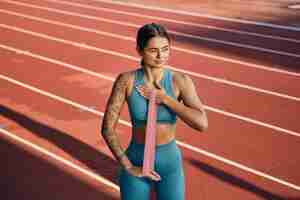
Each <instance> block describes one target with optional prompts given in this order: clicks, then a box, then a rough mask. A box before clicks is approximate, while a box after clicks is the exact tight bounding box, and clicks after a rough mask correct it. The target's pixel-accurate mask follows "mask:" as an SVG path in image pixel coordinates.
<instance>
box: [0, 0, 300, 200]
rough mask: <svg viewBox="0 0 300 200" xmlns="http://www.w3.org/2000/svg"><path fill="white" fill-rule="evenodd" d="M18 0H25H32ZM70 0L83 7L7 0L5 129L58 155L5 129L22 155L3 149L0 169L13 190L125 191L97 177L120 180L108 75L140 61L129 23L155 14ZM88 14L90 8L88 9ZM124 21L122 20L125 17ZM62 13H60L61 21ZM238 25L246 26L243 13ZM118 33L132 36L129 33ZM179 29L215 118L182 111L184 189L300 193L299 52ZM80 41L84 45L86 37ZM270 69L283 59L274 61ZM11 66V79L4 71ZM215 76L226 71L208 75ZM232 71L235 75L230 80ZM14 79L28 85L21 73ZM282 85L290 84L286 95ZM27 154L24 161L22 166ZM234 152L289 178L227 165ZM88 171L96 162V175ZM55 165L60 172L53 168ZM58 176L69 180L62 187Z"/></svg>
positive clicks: (181, 65) (125, 131)
mask: <svg viewBox="0 0 300 200" xmlns="http://www.w3.org/2000/svg"><path fill="white" fill-rule="evenodd" d="M20 2H23V3H26V6H25V4H20ZM72 2H73V3H74V2H80V3H81V4H80V6H81V7H78V6H79V4H77V5H76V6H66V5H64V4H61V3H62V2H61V3H60V4H58V3H57V2H56V3H50V2H47V1H40V2H35V1H29V0H26V1H24V0H22V1H9V2H8V1H0V5H1V10H0V19H1V20H0V21H1V24H0V29H1V39H0V45H1V46H0V52H1V53H0V56H1V61H2V67H1V75H2V76H1V78H0V81H1V86H2V87H1V88H0V90H1V94H3V95H1V98H0V101H1V109H0V110H1V115H0V120H1V121H0V125H1V128H2V129H0V131H1V130H6V131H9V133H10V134H13V135H16V136H19V137H21V138H23V139H24V140H27V141H30V142H31V143H32V144H36V145H38V146H40V147H42V148H43V149H46V150H48V151H49V152H52V153H54V154H55V155H58V156H59V160H57V159H55V158H53V157H52V156H50V155H45V154H44V153H41V152H40V151H39V150H35V149H34V148H33V147H29V146H27V145H24V144H21V141H19V142H17V141H16V139H12V138H10V137H8V136H5V135H4V133H3V131H2V132H1V146H2V147H3V148H2V149H5V151H6V152H8V153H9V154H12V155H14V157H13V158H11V157H10V158H6V157H4V158H5V159H6V160H5V163H6V166H5V165H4V166H3V172H2V173H3V175H4V179H3V180H5V182H6V183H8V184H7V187H8V190H7V191H8V195H11V197H10V198H9V199H20V198H23V197H26V199H40V198H41V197H42V198H46V199H47V198H49V199H50V198H51V199H53V198H55V199H65V198H69V197H71V198H76V199H77V198H78V199H79V198H81V196H82V197H84V196H88V198H89V199H96V198H97V199H99V198H100V199H101V198H102V199H117V198H118V191H117V190H116V189H114V188H115V186H114V185H111V184H108V185H107V184H105V182H104V183H103V181H101V180H100V179H99V177H103V178H105V179H106V180H109V181H110V182H112V183H114V184H116V183H117V182H116V177H115V171H116V170H117V163H116V162H115V161H114V160H113V159H112V155H111V154H110V152H109V150H108V149H107V147H106V146H105V144H104V142H103V140H102V139H101V136H100V133H99V128H100V125H101V124H100V123H101V112H103V111H104V106H105V102H106V100H107V96H108V94H109V93H110V90H111V86H112V79H113V78H114V77H116V75H117V74H118V73H120V72H121V71H127V70H132V69H134V68H136V67H137V65H138V61H137V60H136V58H137V55H136V53H135V51H134V49H135V48H134V42H133V41H132V39H134V36H135V31H136V28H135V27H133V26H128V23H131V24H133V23H134V24H143V23H147V22H149V19H145V18H138V17H130V16H128V15H122V16H121V15H120V14H115V13H112V12H99V11H98V12H95V10H93V9H91V7H90V8H89V9H88V8H84V7H82V6H83V5H82V4H83V3H85V4H89V5H90V6H94V7H97V8H102V7H108V6H109V8H113V9H116V10H121V11H126V12H134V13H139V14H144V15H147V14H148V15H149V12H148V11H147V10H143V9H138V10H136V9H135V10H133V8H132V7H126V6H117V5H114V4H107V3H105V4H104V3H100V2H98V3H93V2H92V1H91V2H84V1H75V0H74V1H72ZM28 5H30V6H31V7H28ZM32 6H35V8H33V7H32ZM36 6H40V7H39V8H37V7H36ZM41 6H43V9H42V7H41ZM94 7H93V8H94ZM50 8H52V9H54V8H55V9H59V10H60V11H68V12H69V13H68V15H66V13H65V14H60V13H57V12H56V11H57V10H55V12H54V10H49V9H50ZM47 9H48V10H47ZM71 12H72V13H71ZM74 13H77V14H78V13H82V14H84V16H83V15H82V16H74V15H73V14H74ZM70 14H72V15H70ZM86 16H93V17H94V18H89V19H88V18H86ZM151 16H156V17H164V18H168V19H176V20H181V21H183V20H184V21H187V22H197V23H198V20H199V24H200V23H203V24H204V23H205V24H210V25H211V24H212V23H214V24H215V25H217V26H218V27H223V28H225V27H235V28H238V26H239V25H238V24H234V23H232V24H228V22H226V23H225V22H224V23H221V22H220V21H216V22H214V21H212V20H208V19H205V18H197V17H193V18H191V17H187V16H185V17H183V16H180V15H174V14H172V15H171V14H169V15H166V13H163V12H153V13H152V14H151ZM33 17H35V18H33ZM96 17H97V18H96ZM100 17H102V18H106V22H104V21H102V22H101V21H99V18H100ZM112 19H113V20H115V22H114V23H112V22H108V20H112ZM45 20H48V21H47V22H46V21H45ZM116 21H119V23H123V25H120V24H119V25H117V24H116ZM151 21H155V20H151ZM54 22H55V23H56V24H55V23H54ZM58 22H60V23H64V24H60V25H58V24H57V23H58ZM125 23H127V25H124V24H125ZM70 24H72V25H73V26H74V25H76V28H74V27H73V28H67V27H66V26H67V25H70ZM163 24H165V25H166V26H167V27H168V29H174V30H176V31H178V32H184V33H190V34H191V33H192V34H193V35H198V36H201V37H204V36H205V37H211V38H213V39H219V40H224V41H230V42H233V41H241V42H240V43H242V44H245V45H253V46H256V47H263V48H264V49H269V50H270V49H272V50H276V51H280V52H288V53H294V54H297V52H299V43H297V42H285V43H284V45H277V44H278V42H280V44H281V43H282V41H280V40H279V39H266V38H265V39H263V40H262V38H261V37H258V36H255V37H252V36H249V35H248V36H245V35H241V34H236V35H235V34H228V32H222V31H216V30H209V29H203V28H199V27H196V28H195V27H189V28H186V27H187V26H186V25H182V24H178V23H174V22H172V23H171V22H168V23H165V22H163ZM87 28H89V29H88V31H87ZM240 28H241V30H244V31H248V30H247V29H246V28H245V27H244V25H243V26H241V27H240ZM253 28H255V32H257V33H261V34H274V35H280V36H282V37H285V38H293V39H294V40H299V39H300V38H299V36H298V35H297V34H295V31H294V32H293V31H287V30H285V31H284V30H278V29H274V30H269V29H270V28H265V27H264V28H261V27H259V26H256V27H253ZM84 29H85V30H84ZM92 29H93V30H98V31H104V32H106V33H109V34H106V35H103V34H102V35H100V34H99V33H95V32H91V30H92ZM191 29H193V30H191ZM190 30H191V32H189V31H190ZM185 31H187V32H185ZM112 33H115V34H118V36H117V37H118V38H116V37H112ZM122 36H123V37H124V36H127V37H130V38H129V40H128V38H127V40H124V39H122V38H121V37H122ZM173 37H174V38H173V39H174V43H173V51H172V59H171V62H170V64H171V65H172V66H173V67H176V68H177V69H178V70H186V73H189V74H190V75H191V76H192V78H193V80H194V82H195V84H196V86H197V90H198V92H199V95H200V96H201V98H202V101H203V102H204V103H205V105H206V106H207V109H208V117H209V124H210V127H209V130H208V131H207V132H206V133H203V134H198V133H196V132H195V131H193V130H192V129H191V128H189V127H187V126H186V125H184V124H183V123H181V122H180V123H179V124H178V127H177V130H178V134H177V139H178V141H180V142H184V143H185V144H188V145H192V146H193V147H194V149H191V148H186V147H184V146H182V145H181V147H182V151H183V157H184V169H185V172H186V182H187V199H216V198H220V197H222V198H223V199H297V198H299V197H300V192H299V191H300V190H299V189H297V188H299V185H300V176H299V173H298V169H299V164H300V159H299V157H298V156H297V153H296V152H298V151H299V142H300V138H299V135H300V133H299V132H300V126H299V123H297V122H298V120H297V114H298V113H299V111H300V106H299V104H300V103H299V100H298V98H299V97H300V94H299V90H298V88H299V86H298V85H299V76H300V75H299V74H298V73H297V70H295V68H296V67H297V66H299V61H300V59H299V58H297V57H291V56H283V55H278V54H273V53H266V52H260V51H256V50H253V49H247V48H241V47H234V46H230V45H229V46H228V45H220V44H219V43H213V42H205V41H201V40H200V39H193V40H192V41H191V40H190V39H189V38H185V37H182V36H180V37H178V36H176V35H173ZM259 40H260V41H259ZM194 41H195V42H194ZM82 43H83V44H85V45H81V46H80V45H79V44H82ZM262 43H263V45H262ZM260 45H261V46H260ZM179 49H185V50H189V51H193V52H192V53H191V52H186V51H180V50H179ZM107 50H110V51H109V52H108V51H107ZM23 51H24V52H23ZM195 52H203V53H207V54H212V55H214V56H219V57H221V56H222V57H226V58H230V59H232V60H236V61H242V62H239V63H238V62H235V63H233V62H232V61H230V62H229V61H224V60H220V59H216V58H212V57H203V56H201V55H196V54H195ZM117 53H121V55H120V54H117ZM125 56H129V57H125ZM252 56H255V57H252ZM219 57H218V58H219ZM262 57H263V58H266V59H262ZM268 58H272V59H271V60H268ZM191 60H192V61H193V62H190V61H191ZM271 61H272V62H271ZM249 64H250V65H249ZM251 64H252V65H251ZM253 64H256V65H260V66H261V65H263V66H267V69H268V70H267V69H262V68H257V67H253ZM75 66H76V67H78V68H77V70H74V69H71V68H70V67H73V68H74V67H75ZM200 66H201V67H200ZM288 67H289V68H288ZM84 69H85V70H91V71H93V72H94V74H88V71H84V72H83V71H82V70H84ZM272 69H276V70H277V69H281V70H283V71H270V70H272ZM287 69H289V70H287ZM78 70H81V71H78ZM104 76H106V78H105V77H104ZM5 77H9V78H11V79H13V80H15V81H13V80H11V81H8V80H7V78H5ZM212 78H218V79H214V80H211V79H212ZM108 79H111V80H108ZM228 80H229V81H231V82H230V83H228V82H226V81H228ZM16 81H19V82H22V83H24V84H25V85H17V82H16ZM29 86H32V87H36V88H39V89H40V90H42V91H46V92H50V93H52V94H54V95H57V96H58V97H60V98H58V97H55V98H54V99H53V98H51V97H50V96H49V94H45V93H43V92H42V91H39V92H37V91H33V90H32V88H31V89H29V88H28V87H29ZM245 86H248V87H247V88H245ZM284 94H285V95H288V96H280V95H284ZM65 99H68V100H71V101H73V102H76V103H78V104H80V105H81V106H86V107H88V108H90V109H91V110H90V111H84V110H83V108H78V106H80V105H75V107H74V105H73V106H71V105H70V102H66V100H65ZM76 106H77V107H76ZM126 111H127V109H126V108H125V109H124V112H123V113H122V116H121V118H122V119H123V120H125V121H127V122H129V116H128V114H127V112H126ZM95 115H96V116H95ZM232 115H234V116H232ZM280 128H281V129H280ZM118 129H119V133H120V134H119V135H120V137H121V141H122V144H123V145H124V147H126V145H127V144H128V141H129V139H130V127H129V126H128V125H126V124H120V126H119V128H118ZM195 149H196V150H195ZM201 150H205V152H206V151H207V152H210V153H213V154H214V155H218V156H221V157H222V158H224V159H221V160H216V159H214V158H212V157H211V156H207V152H206V153H205V152H204V154H203V151H202V153H201ZM197 151H198V152H197ZM199 152H200V153H199ZM4 155H5V154H4ZM6 155H7V154H6ZM61 158H63V159H64V160H67V161H70V162H71V163H73V164H75V165H76V166H79V167H81V168H80V169H84V170H86V171H84V172H80V171H78V169H77V168H76V169H75V168H72V166H69V165H68V164H66V163H65V161H64V160H62V159H61ZM225 158H226V159H225ZM21 160H22V165H23V166H22V167H21V166H20V165H19V166H18V167H17V165H18V161H21ZM230 161H232V162H235V163H240V164H242V165H243V166H246V167H248V168H250V169H253V170H256V171H255V173H256V172H264V173H265V175H266V174H267V175H270V176H271V177H272V178H276V180H278V179H279V180H281V182H284V184H282V183H279V182H280V181H279V182H278V181H273V180H270V178H266V177H265V175H262V176H260V175H257V174H253V173H251V172H249V170H248V171H245V170H244V169H242V167H241V166H238V167H237V166H232V165H229V164H228V162H230ZM11 166H15V167H11ZM20 168H21V169H20ZM1 169H2V168H1ZM10 170H12V171H13V172H14V173H12V172H11V171H10ZM88 172H93V173H94V174H93V175H89V174H87V173H88ZM52 174H53V175H54V176H53V175H52ZM55 176H56V177H57V178H56V179H55V178H53V177H55ZM29 177H30V178H29ZM41 177H43V179H42V178H41ZM45 177H47V182H45ZM97 177H98V178H97ZM28 179H30V184H28V181H29V180H28ZM286 183H288V184H290V185H287V184H286ZM62 187H64V188H66V189H65V190H64V191H63V192H62V191H61V188H62ZM73 188H74V189H73ZM3 195H5V193H3ZM22 196H23V197H22Z"/></svg>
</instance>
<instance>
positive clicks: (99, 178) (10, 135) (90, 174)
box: [0, 129, 120, 191]
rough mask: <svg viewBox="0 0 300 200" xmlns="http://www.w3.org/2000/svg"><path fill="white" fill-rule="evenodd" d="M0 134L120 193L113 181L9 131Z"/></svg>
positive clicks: (1, 131)
mask: <svg viewBox="0 0 300 200" xmlns="http://www.w3.org/2000/svg"><path fill="white" fill-rule="evenodd" d="M0 133H1V134H2V135H4V136H6V137H8V138H10V139H13V140H14V141H17V142H19V143H21V144H23V145H26V146H27V147H30V148H32V149H34V150H35V151H37V152H39V153H42V154H44V155H46V156H48V157H50V158H51V159H53V160H55V161H57V162H60V163H63V164H64V165H66V166H68V167H70V168H72V169H75V170H77V171H79V172H81V173H82V174H84V175H86V176H88V177H90V178H93V179H94V180H96V181H97V182H100V183H102V184H104V185H106V186H109V187H111V188H113V189H114V190H117V191H120V189H119V186H118V185H116V184H114V183H113V182H111V181H109V180H107V179H105V178H103V177H102V176H100V175H98V174H95V173H93V172H91V171H89V170H86V169H84V168H82V167H80V166H78V165H76V164H74V163H72V162H71V161H68V160H66V159H64V158H63V157H60V156H58V155H56V154H54V153H52V152H50V151H48V150H46V149H44V148H42V147H40V146H38V145H36V144H33V143H31V142H30V141H28V140H25V139H23V138H21V137H19V136H17V135H15V134H13V133H11V132H9V131H6V130H3V129H0Z"/></svg>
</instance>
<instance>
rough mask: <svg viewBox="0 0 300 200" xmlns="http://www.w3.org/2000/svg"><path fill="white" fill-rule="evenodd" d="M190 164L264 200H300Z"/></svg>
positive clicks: (194, 163) (192, 162)
mask: <svg viewBox="0 0 300 200" xmlns="http://www.w3.org/2000/svg"><path fill="white" fill-rule="evenodd" d="M188 162H189V163H190V164H192V165H193V166H195V167H196V168H198V169H199V170H201V171H203V172H205V173H207V174H209V175H211V176H214V177H215V178H217V179H219V180H221V181H224V182H226V183H229V184H231V185H233V186H236V187H239V188H242V189H244V190H247V191H248V192H251V193H253V194H255V195H257V196H259V197H261V198H263V199H267V200H300V197H299V198H298V197H296V198H294V197H290V198H289V197H283V196H280V195H277V194H274V193H272V192H269V191H267V190H265V189H262V188H259V187H258V186H256V185H254V184H253V183H250V182H248V181H246V180H243V179H241V178H239V177H236V176H233V175H231V174H229V173H228V172H225V171H222V170H220V169H217V168H215V167H212V166H210V165H208V164H205V163H203V162H201V161H198V160H188Z"/></svg>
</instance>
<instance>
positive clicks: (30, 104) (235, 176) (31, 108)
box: [1, 81, 299, 199]
mask: <svg viewBox="0 0 300 200" xmlns="http://www.w3.org/2000/svg"><path fill="white" fill-rule="evenodd" d="M1 82H2V81H1ZM14 88H18V87H15V86H14V85H13V86H12V87H6V89H9V91H14V93H15V94H18V96H19V98H17V99H16V101H17V102H15V101H12V100H11V101H9V105H12V104H13V105H14V106H13V107H16V106H17V107H18V105H19V103H21V108H18V109H17V110H18V112H19V113H20V112H21V113H24V114H25V119H26V120H28V119H27V117H26V116H30V118H29V120H31V119H38V122H39V124H40V123H45V122H43V121H44V120H43V113H42V112H41V110H39V108H37V107H36V102H44V106H43V109H44V110H45V112H46V113H45V115H46V119H47V118H48V119H49V117H50V118H51V116H49V113H48V111H47V110H46V109H45V107H47V108H48V109H49V108H53V109H54V108H55V106H56V104H55V103H53V101H49V100H39V99H40V98H42V99H43V98H44V97H43V96H40V95H38V94H36V93H32V92H28V91H27V90H24V89H23V88H18V89H17V90H15V89H14ZM2 91H3V90H2ZM26 93H27V95H26ZM28 93H30V94H29V95H30V97H31V100H32V99H35V101H30V100H28V101H27V102H26V101H25V102H26V106H24V101H19V99H25V98H26V96H28ZM24 94H25V96H24V97H22V96H23V95H24ZM36 96H38V97H37V98H36ZM20 97H22V98H20ZM1 102H2V105H3V104H7V100H6V103H5V100H4V103H3V101H2V100H1ZM47 102H50V104H47ZM6 107H8V105H7V106H6ZM22 109H24V110H25V111H24V110H23V111H21V110H22ZM54 110H57V111H59V112H63V113H64V114H65V116H68V115H69V111H70V109H67V111H66V110H65V109H62V108H60V109H57V108H56V109H54ZM71 111H72V109H71ZM59 112H57V113H56V115H57V116H59V118H58V119H59V121H58V122H59V123H57V120H52V122H51V121H50V122H47V123H45V124H46V125H47V127H46V128H47V129H48V128H49V127H51V126H53V127H56V130H57V128H59V130H61V131H63V130H64V128H65V126H64V127H61V126H60V125H59V124H61V123H64V122H65V120H66V119H63V118H61V116H60V115H59ZM80 115H81V114H80ZM71 116H72V117H71V118H74V116H78V114H77V115H74V114H73V115H71ZM23 118H24V116H21V119H23ZM48 121H49V120H48ZM67 121H68V122H69V120H68V119H67ZM79 121H80V120H79ZM34 123H35V121H34ZM80 123H81V121H80ZM80 123H78V125H79V126H80ZM26 124H28V123H26ZM39 124H38V125H37V126H38V127H39ZM84 124H85V125H89V127H90V129H91V128H93V127H94V128H95V127H96V128H98V125H97V126H93V125H91V124H89V123H87V122H85V123H84ZM33 125H35V124H33ZM72 125H74V123H72ZM67 127H68V129H72V131H70V132H66V131H63V132H61V131H59V132H58V133H57V132H56V131H55V132H54V134H55V136H56V137H51V136H50V137H48V136H47V135H45V134H43V133H41V132H39V131H41V129H34V130H35V131H34V132H33V134H32V133H31V135H36V136H39V137H42V138H44V141H43V143H46V141H47V140H49V141H50V142H51V143H52V144H54V146H58V147H60V148H59V149H62V150H64V151H66V152H67V153H71V155H72V157H75V158H76V159H79V160H81V159H83V160H81V161H82V162H87V163H86V164H88V165H91V163H89V162H88V161H90V162H92V163H94V162H95V159H91V160H92V161H91V160H89V159H87V160H86V158H87V157H88V158H91V155H90V156H89V153H91V152H90V151H84V150H83V151H84V152H85V153H86V154H84V152H83V153H82V151H80V152H81V153H79V152H77V151H76V150H77V149H85V148H79V147H80V146H78V142H76V143H75V144H74V142H73V140H74V139H76V141H77V137H78V136H79V135H81V136H83V137H89V138H93V135H92V133H93V132H91V133H90V134H88V135H87V134H75V133H76V131H75V130H78V131H80V129H78V128H77V126H76V127H74V126H71V125H70V124H68V125H67ZM42 130H43V129H42ZM50 130H52V129H50ZM86 130H87V129H84V130H83V131H86ZM50 132H51V133H53V131H50ZM119 132H120V131H119ZM56 133H57V134H56ZM65 133H71V135H69V136H68V135H65ZM123 133H124V132H123ZM123 133H121V134H120V135H121V138H122V139H124V137H126V136H124V135H125V134H124V135H123V136H122V134H123ZM41 134H42V135H41ZM61 134H62V136H59V135H61ZM74 134H75V135H74ZM24 135H25V134H24V132H22V133H21V136H24ZM70 136H71V138H73V139H72V140H71V139H70ZM94 137H95V136H94ZM96 137H97V136H96ZM30 138H31V141H32V140H34V137H33V136H31V137H30ZM127 139H128V135H127ZM69 140H71V141H69ZM70 142H71V144H72V145H71V146H72V147H74V148H72V149H69V148H68V147H71V146H70V144H69V146H68V145H63V144H64V143H65V144H66V143H70ZM43 143H39V144H42V145H43ZM76 145H77V148H76ZM80 145H83V144H82V142H80ZM89 145H90V144H89ZM85 146H86V145H85ZM93 146H94V145H93ZM97 149H99V148H97ZM100 150H101V149H100ZM82 154H84V156H83V157H82ZM57 155H61V153H59V152H57ZM183 156H184V166H185V170H186V175H187V177H194V175H195V174H197V171H198V172H199V170H200V172H201V171H203V172H205V168H204V169H202V168H198V167H201V165H200V166H199V165H198V164H197V165H196V166H198V167H195V166H194V164H195V162H196V163H197V157H198V158H199V155H195V154H191V152H190V151H185V150H184V149H183ZM200 158H201V156H200ZM96 160H97V159H96ZM106 160H107V159H106ZM205 160H207V158H206V159H205V158H203V159H201V163H203V165H204V167H205V166H206V167H208V168H211V169H216V170H217V169H218V170H221V173H224V175H225V176H226V177H227V178H228V180H227V181H225V182H223V181H220V180H219V179H218V176H217V177H215V175H217V174H215V175H214V174H210V173H208V174H207V175H208V176H206V178H209V180H207V181H206V180H205V179H203V178H201V179H192V180H191V179H188V181H187V185H188V186H189V187H188V191H189V192H188V193H190V195H188V196H190V197H191V198H190V199H192V197H197V198H198V196H199V189H195V188H198V187H199V184H201V185H203V184H204V183H208V182H210V183H211V184H213V183H212V181H216V182H217V185H216V186H214V187H213V188H214V189H216V190H217V191H221V193H223V194H224V195H229V194H232V192H234V193H235V195H237V196H240V195H241V196H244V197H245V199H247V197H246V196H247V194H249V192H250V193H252V194H251V196H252V198H253V196H256V195H257V196H258V197H259V196H261V195H271V196H274V195H275V196H277V197H278V196H284V197H287V196H289V197H290V196H295V195H297V194H299V192H295V191H290V190H287V189H286V188H282V186H280V187H278V185H276V184H274V183H272V182H268V181H267V182H264V181H262V179H261V178H259V177H255V176H253V175H249V174H246V176H245V174H244V173H241V171H239V170H236V169H233V170H230V168H231V167H229V168H228V166H223V165H222V164H221V165H219V164H220V163H219V164H218V162H214V161H212V162H211V161H209V162H208V163H206V164H204V162H205ZM209 160H210V159H209ZM191 162H192V163H194V164H192V166H191V165H190V163H191ZM198 162H200V161H198ZM96 166H98V165H96ZM105 166H106V168H102V167H101V168H99V171H98V173H101V174H104V172H103V171H101V170H102V169H107V165H105ZM100 169H101V170H100ZM109 169H110V170H111V169H112V168H109ZM201 169H202V170H201ZM223 170H225V171H226V172H225V171H223ZM227 170H229V171H227ZM110 172H111V173H112V171H110ZM198 174H199V173H198ZM205 174H206V173H204V175H205ZM202 175H203V174H202ZM204 177H205V176H204ZM216 178H217V179H216ZM234 180H240V181H241V182H240V183H234V182H231V181H234ZM246 180H247V181H246ZM199 181H200V182H199ZM202 181H203V182H202ZM228 182H229V183H231V184H228ZM243 184H248V185H251V186H252V187H253V188H255V189H256V191H251V190H250V191H249V189H248V188H247V187H246V188H245V187H244V186H243ZM270 184H271V185H270ZM211 186H212V185H211ZM220 187H221V188H220ZM224 187H225V188H224ZM193 188H194V189H193ZM267 188H272V190H271V191H270V190H269V189H267ZM205 189H209V188H205ZM259 191H263V193H261V192H259ZM201 192H205V191H203V190H202V191H201ZM224 192H225V193H224ZM227 192H228V193H227ZM240 192H242V193H240ZM205 193H209V195H214V194H216V193H214V192H212V193H211V188H210V189H209V191H207V192H205ZM217 194H220V193H217Z"/></svg>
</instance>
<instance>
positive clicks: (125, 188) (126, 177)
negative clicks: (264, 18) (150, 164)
mask: <svg viewBox="0 0 300 200" xmlns="http://www.w3.org/2000/svg"><path fill="white" fill-rule="evenodd" d="M119 186H120V193H121V199H122V200H135V199H136V200H148V199H149V194H150V189H151V182H150V181H149V180H148V179H146V178H139V177H135V176H132V175H131V174H129V173H128V172H127V171H126V170H124V169H121V170H120V172H119Z"/></svg>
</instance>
